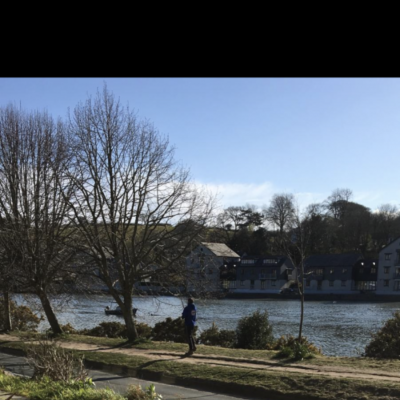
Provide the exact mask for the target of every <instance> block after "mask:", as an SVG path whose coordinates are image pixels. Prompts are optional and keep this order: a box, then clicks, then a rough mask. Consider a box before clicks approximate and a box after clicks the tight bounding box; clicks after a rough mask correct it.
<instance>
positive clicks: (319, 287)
mask: <svg viewBox="0 0 400 400" xmlns="http://www.w3.org/2000/svg"><path fill="white" fill-rule="evenodd" d="M317 289H318V290H321V289H322V281H318V286H317Z"/></svg>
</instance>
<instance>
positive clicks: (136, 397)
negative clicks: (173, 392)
mask: <svg viewBox="0 0 400 400" xmlns="http://www.w3.org/2000/svg"><path fill="white" fill-rule="evenodd" d="M125 396H126V398H127V400H161V399H162V395H161V394H157V392H156V387H155V386H154V384H153V383H152V384H151V385H150V386H148V387H146V388H145V390H143V389H142V387H141V386H140V385H130V386H129V387H128V391H127V393H126V395H125Z"/></svg>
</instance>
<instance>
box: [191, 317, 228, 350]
mask: <svg viewBox="0 0 400 400" xmlns="http://www.w3.org/2000/svg"><path fill="white" fill-rule="evenodd" d="M198 342H199V343H202V344H205V345H208V346H221V347H234V346H235V342H236V333H235V331H230V330H225V329H222V330H219V329H218V327H217V326H216V325H215V323H214V322H213V324H212V326H211V327H210V328H208V329H206V330H205V331H203V332H202V333H201V335H200V337H199V340H198Z"/></svg>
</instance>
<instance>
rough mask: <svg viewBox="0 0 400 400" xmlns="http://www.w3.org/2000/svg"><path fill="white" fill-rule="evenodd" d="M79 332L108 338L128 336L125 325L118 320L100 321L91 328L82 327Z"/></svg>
mask: <svg viewBox="0 0 400 400" xmlns="http://www.w3.org/2000/svg"><path fill="white" fill-rule="evenodd" d="M79 333H80V334H82V335H88V336H97V337H109V338H121V337H123V338H126V337H128V336H127V329H126V326H125V325H124V324H121V323H120V322H101V323H100V324H99V325H97V326H96V327H94V328H92V329H84V330H82V331H80V332H79Z"/></svg>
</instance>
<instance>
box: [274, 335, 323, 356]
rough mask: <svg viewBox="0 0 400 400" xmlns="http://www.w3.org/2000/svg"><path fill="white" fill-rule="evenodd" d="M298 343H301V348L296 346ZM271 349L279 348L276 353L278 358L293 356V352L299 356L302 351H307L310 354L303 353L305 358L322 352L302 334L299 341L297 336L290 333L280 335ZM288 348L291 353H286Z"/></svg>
mask: <svg viewBox="0 0 400 400" xmlns="http://www.w3.org/2000/svg"><path fill="white" fill-rule="evenodd" d="M299 344H300V345H301V349H300V348H299V346H298V345H299ZM303 347H304V349H303ZM272 350H279V353H278V354H277V357H278V358H286V357H287V358H294V357H295V354H298V357H299V356H300V354H302V353H303V352H307V353H309V355H310V356H308V355H304V357H305V358H310V357H311V356H312V355H314V354H322V351H321V349H319V348H318V347H316V346H315V345H314V344H312V343H310V342H309V341H308V340H307V338H306V337H304V336H302V338H301V340H300V342H299V340H298V338H297V337H294V336H292V335H286V336H281V337H280V338H279V339H278V340H277V341H276V342H275V343H274V345H273V346H272ZM289 350H290V351H291V354H289V355H287V354H288V353H289ZM296 359H298V358H296Z"/></svg>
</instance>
